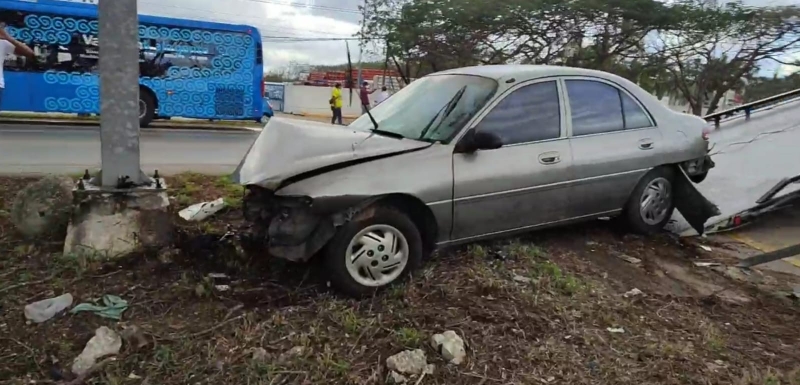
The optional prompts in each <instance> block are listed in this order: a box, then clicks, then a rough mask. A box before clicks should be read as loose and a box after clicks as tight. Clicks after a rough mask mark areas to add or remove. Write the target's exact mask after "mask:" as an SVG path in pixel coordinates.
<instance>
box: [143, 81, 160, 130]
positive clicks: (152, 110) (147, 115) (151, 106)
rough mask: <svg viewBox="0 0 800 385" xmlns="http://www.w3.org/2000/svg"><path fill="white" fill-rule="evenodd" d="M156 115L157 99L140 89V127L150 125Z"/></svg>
mask: <svg viewBox="0 0 800 385" xmlns="http://www.w3.org/2000/svg"><path fill="white" fill-rule="evenodd" d="M155 116H156V102H155V100H153V97H152V96H151V95H150V94H149V93H147V92H144V91H142V90H139V127H141V128H145V127H147V126H149V125H150V123H151V122H153V119H154V118H155Z"/></svg>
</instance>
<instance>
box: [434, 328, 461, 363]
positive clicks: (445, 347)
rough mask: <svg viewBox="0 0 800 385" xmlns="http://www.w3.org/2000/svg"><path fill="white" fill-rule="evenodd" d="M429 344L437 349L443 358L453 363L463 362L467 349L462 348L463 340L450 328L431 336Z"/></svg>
mask: <svg viewBox="0 0 800 385" xmlns="http://www.w3.org/2000/svg"><path fill="white" fill-rule="evenodd" d="M431 346H432V347H433V348H434V349H436V351H438V352H439V353H440V354H441V355H442V357H444V359H445V360H447V361H448V362H449V363H451V364H454V365H459V364H461V363H462V362H464V358H465V357H466V356H467V351H466V350H465V349H464V340H462V339H461V337H459V336H458V334H456V332H454V331H452V330H448V331H446V332H444V333H442V334H434V335H433V337H431Z"/></svg>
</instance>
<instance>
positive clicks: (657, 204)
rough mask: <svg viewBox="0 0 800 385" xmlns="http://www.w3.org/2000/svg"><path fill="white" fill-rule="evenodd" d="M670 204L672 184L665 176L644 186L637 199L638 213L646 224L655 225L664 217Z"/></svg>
mask: <svg viewBox="0 0 800 385" xmlns="http://www.w3.org/2000/svg"><path fill="white" fill-rule="evenodd" d="M671 204H672V185H671V184H670V183H669V181H668V180H666V179H665V178H656V179H653V180H652V181H650V183H648V184H647V187H645V189H644V192H643V193H642V197H641V199H640V201H639V215H640V216H641V218H642V221H644V223H646V224H648V225H651V226H652V225H657V224H659V223H661V222H662V221H663V220H664V218H666V216H667V214H668V213H669V208H670V205H671Z"/></svg>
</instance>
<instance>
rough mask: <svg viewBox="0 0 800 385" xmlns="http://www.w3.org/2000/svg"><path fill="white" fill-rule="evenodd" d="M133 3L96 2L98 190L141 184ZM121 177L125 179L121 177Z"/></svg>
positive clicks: (136, 23) (125, 0)
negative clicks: (129, 183)
mask: <svg viewBox="0 0 800 385" xmlns="http://www.w3.org/2000/svg"><path fill="white" fill-rule="evenodd" d="M136 1H137V0H105V1H100V2H98V3H99V4H98V19H99V20H98V21H99V25H100V26H99V40H100V42H99V43H100V52H101V53H102V57H101V59H100V143H101V144H100V145H101V159H102V166H101V172H102V186H103V187H118V185H119V184H120V180H126V179H127V181H128V182H132V183H133V184H136V185H138V184H140V183H141V182H142V179H143V178H142V177H143V175H142V172H141V164H140V152H139V17H138V13H137V8H136ZM126 177H127V178H126Z"/></svg>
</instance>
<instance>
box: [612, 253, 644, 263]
mask: <svg viewBox="0 0 800 385" xmlns="http://www.w3.org/2000/svg"><path fill="white" fill-rule="evenodd" d="M616 256H617V258H619V259H621V260H623V261H625V262H628V263H632V264H634V265H638V264H640V263H642V260H641V259H639V258H634V257H631V256H629V255H625V254H616Z"/></svg>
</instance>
